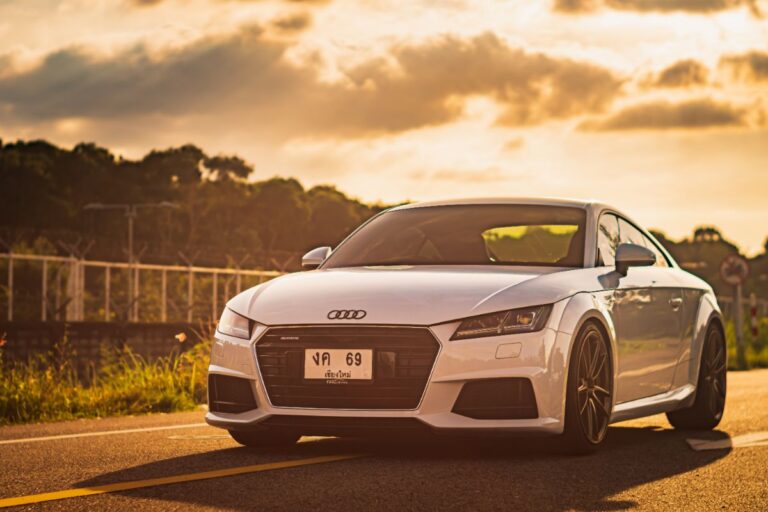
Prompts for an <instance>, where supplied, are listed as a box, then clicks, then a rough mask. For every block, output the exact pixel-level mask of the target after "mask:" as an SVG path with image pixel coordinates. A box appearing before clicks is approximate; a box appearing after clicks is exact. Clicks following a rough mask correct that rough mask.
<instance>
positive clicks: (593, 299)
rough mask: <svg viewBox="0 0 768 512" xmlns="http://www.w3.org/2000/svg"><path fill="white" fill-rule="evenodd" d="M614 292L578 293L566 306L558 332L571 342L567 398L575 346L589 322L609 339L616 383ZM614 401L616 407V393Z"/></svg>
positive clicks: (616, 356)
mask: <svg viewBox="0 0 768 512" xmlns="http://www.w3.org/2000/svg"><path fill="white" fill-rule="evenodd" d="M612 298H613V292H611V291H608V292H593V293H589V292H583V293H577V294H576V295H574V296H573V297H571V298H570V300H569V301H568V303H567V304H566V306H565V311H563V314H562V316H561V317H560V324H559V326H558V327H557V330H558V332H559V333H561V334H568V339H569V340H570V343H569V346H568V349H567V357H566V359H565V360H566V378H565V379H564V382H563V396H566V395H565V393H566V388H567V385H568V372H569V371H570V360H571V353H572V351H573V345H574V342H575V340H576V336H577V335H578V333H579V331H581V328H582V327H583V326H584V324H585V323H587V322H590V321H591V322H595V323H597V325H598V326H599V327H600V328H602V330H603V334H605V336H606V337H607V338H608V344H609V350H610V356H611V373H612V376H613V382H614V387H615V383H616V373H617V371H618V367H619V365H618V349H617V347H616V326H615V324H614V321H613V316H612V314H611V304H612ZM613 400H614V403H613V404H612V405H615V400H616V393H615V392H614V393H613ZM563 406H565V401H563Z"/></svg>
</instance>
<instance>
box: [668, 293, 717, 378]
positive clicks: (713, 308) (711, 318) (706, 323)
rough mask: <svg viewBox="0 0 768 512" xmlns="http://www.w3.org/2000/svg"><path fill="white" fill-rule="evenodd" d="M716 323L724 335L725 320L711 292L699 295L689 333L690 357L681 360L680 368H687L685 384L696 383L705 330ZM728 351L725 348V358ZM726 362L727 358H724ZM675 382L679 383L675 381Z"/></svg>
mask: <svg viewBox="0 0 768 512" xmlns="http://www.w3.org/2000/svg"><path fill="white" fill-rule="evenodd" d="M712 325H717V326H718V327H719V328H720V329H722V331H723V335H725V321H724V320H723V314H722V312H721V311H720V306H719V305H718V304H717V299H716V298H715V295H714V294H713V293H712V292H706V293H704V294H702V295H701V298H700V299H699V304H698V311H697V313H696V317H695V319H694V323H693V333H692V334H691V346H690V357H689V358H687V364H685V363H686V361H685V360H684V361H682V362H681V365H682V368H681V369H682V370H683V371H685V370H687V372H686V374H687V380H686V382H685V383H686V384H692V385H694V386H695V385H696V384H697V383H698V381H699V368H701V356H702V353H703V351H704V342H705V341H706V339H707V332H708V331H709V328H710V326H712ZM727 357H728V351H727V350H726V358H727ZM726 364H727V359H726ZM676 384H679V382H677V383H676Z"/></svg>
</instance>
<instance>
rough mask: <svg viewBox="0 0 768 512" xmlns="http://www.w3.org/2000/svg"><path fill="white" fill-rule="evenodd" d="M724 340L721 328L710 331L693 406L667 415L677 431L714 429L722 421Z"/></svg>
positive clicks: (723, 405) (723, 402) (724, 376)
mask: <svg viewBox="0 0 768 512" xmlns="http://www.w3.org/2000/svg"><path fill="white" fill-rule="evenodd" d="M726 373H727V368H726V359H725V341H724V339H723V333H722V332H721V331H720V329H719V328H717V327H715V326H712V327H710V328H709V330H708V331H707V338H706V341H705V343H704V350H703V351H702V354H701V364H700V366H699V380H698V383H697V385H696V398H695V400H694V402H693V405H692V406H690V407H686V408H685V409H678V410H677V411H672V412H668V413H667V419H668V420H669V422H670V423H671V424H672V426H673V427H675V428H676V429H682V430H712V429H713V428H715V427H716V426H717V425H718V423H720V420H721V419H723V411H724V410H725V379H726Z"/></svg>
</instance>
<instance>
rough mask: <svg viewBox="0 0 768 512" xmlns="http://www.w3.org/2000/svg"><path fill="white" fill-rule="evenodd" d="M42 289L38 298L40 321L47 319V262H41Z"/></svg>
mask: <svg viewBox="0 0 768 512" xmlns="http://www.w3.org/2000/svg"><path fill="white" fill-rule="evenodd" d="M42 285H43V289H42V293H41V298H40V320H41V321H43V322H45V321H46V320H47V319H48V260H43V283H42Z"/></svg>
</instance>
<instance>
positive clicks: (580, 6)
mask: <svg viewBox="0 0 768 512" xmlns="http://www.w3.org/2000/svg"><path fill="white" fill-rule="evenodd" d="M757 3H758V2H757V0H554V8H555V10H556V11H560V12H563V13H568V14H580V13H587V12H593V11H596V10H599V9H602V8H608V9H616V10H622V11H637V12H688V13H693V14H710V13H714V12H719V11H726V10H729V9H736V8H739V7H742V6H746V7H748V8H749V9H750V11H751V12H752V14H754V15H755V16H760V15H761V13H760V10H759V8H758V5H757Z"/></svg>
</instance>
